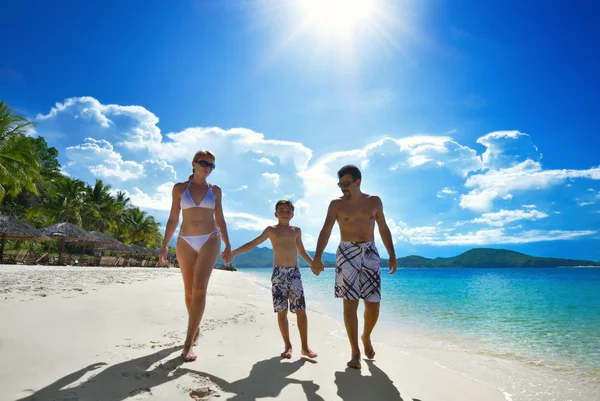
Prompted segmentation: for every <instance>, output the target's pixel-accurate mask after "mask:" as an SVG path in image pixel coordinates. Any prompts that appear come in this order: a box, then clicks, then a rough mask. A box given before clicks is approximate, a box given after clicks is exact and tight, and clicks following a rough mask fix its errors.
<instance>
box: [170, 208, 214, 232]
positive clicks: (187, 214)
mask: <svg viewBox="0 0 600 401" xmlns="http://www.w3.org/2000/svg"><path fill="white" fill-rule="evenodd" d="M182 213H183V220H182V223H181V228H180V229H179V235H184V236H188V235H189V236H193V235H204V234H210V233H212V232H214V231H215V230H216V229H217V225H216V223H215V217H214V213H213V210H212V209H207V208H199V207H195V208H191V209H186V210H183V211H182Z"/></svg>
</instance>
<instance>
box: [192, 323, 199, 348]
mask: <svg viewBox="0 0 600 401" xmlns="http://www.w3.org/2000/svg"><path fill="white" fill-rule="evenodd" d="M198 337H200V328H199V327H198V331H197V332H196V336H195V337H194V342H193V343H192V344H193V345H198Z"/></svg>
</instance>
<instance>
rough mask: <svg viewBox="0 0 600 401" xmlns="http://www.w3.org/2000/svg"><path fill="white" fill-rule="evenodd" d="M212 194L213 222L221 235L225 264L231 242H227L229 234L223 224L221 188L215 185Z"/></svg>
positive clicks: (228, 259)
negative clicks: (213, 196)
mask: <svg viewBox="0 0 600 401" xmlns="http://www.w3.org/2000/svg"><path fill="white" fill-rule="evenodd" d="M213 194H214V195H215V222H216V223H217V227H218V228H219V231H220V233H221V238H222V239H223V242H224V243H225V250H224V251H223V256H222V257H223V260H224V261H225V262H227V263H229V262H230V261H231V258H232V256H231V242H229V234H228V232H227V224H226V223H225V215H224V213H223V204H222V202H221V200H222V198H223V193H222V191H221V188H220V187H218V186H217V185H213Z"/></svg>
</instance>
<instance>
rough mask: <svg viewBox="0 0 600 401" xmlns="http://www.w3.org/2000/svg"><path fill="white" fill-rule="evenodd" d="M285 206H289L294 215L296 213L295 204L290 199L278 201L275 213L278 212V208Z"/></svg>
mask: <svg viewBox="0 0 600 401" xmlns="http://www.w3.org/2000/svg"><path fill="white" fill-rule="evenodd" d="M283 205H287V206H289V207H291V208H292V213H294V204H293V203H292V201H291V200H288V199H282V200H279V201H277V203H276V204H275V211H277V208H278V207H279V206H283Z"/></svg>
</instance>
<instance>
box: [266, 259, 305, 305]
mask: <svg viewBox="0 0 600 401" xmlns="http://www.w3.org/2000/svg"><path fill="white" fill-rule="evenodd" d="M271 284H272V287H271V293H272V294H273V310H274V311H275V312H283V311H286V310H287V309H288V303H289V308H290V312H292V313H294V312H296V311H297V310H305V309H306V302H305V300H304V288H303V287H302V279H301V277H300V269H299V268H298V266H273V275H272V276H271Z"/></svg>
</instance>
